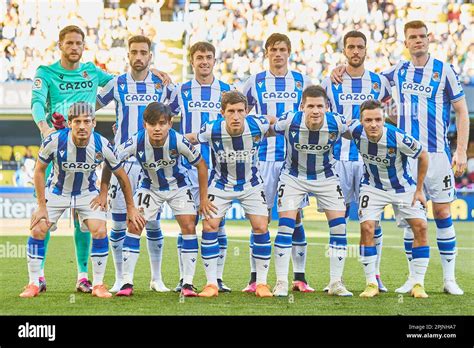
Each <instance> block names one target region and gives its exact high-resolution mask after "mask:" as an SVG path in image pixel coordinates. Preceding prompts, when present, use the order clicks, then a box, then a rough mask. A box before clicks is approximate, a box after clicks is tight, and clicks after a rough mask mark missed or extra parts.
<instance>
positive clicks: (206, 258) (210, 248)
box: [201, 231, 219, 285]
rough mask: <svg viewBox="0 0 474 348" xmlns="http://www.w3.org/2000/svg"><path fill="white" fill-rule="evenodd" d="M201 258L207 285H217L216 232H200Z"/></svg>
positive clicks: (217, 254) (217, 253) (217, 249)
mask: <svg viewBox="0 0 474 348" xmlns="http://www.w3.org/2000/svg"><path fill="white" fill-rule="evenodd" d="M201 257H202V262H203V264H204V270H205V271H206V278H207V284H214V285H217V259H218V258H219V243H218V241H217V232H207V231H203V232H202V239H201Z"/></svg>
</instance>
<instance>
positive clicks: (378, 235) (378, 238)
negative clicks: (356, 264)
mask: <svg viewBox="0 0 474 348" xmlns="http://www.w3.org/2000/svg"><path fill="white" fill-rule="evenodd" d="M382 242H383V234H382V226H380V222H377V223H376V224H375V233H374V243H375V248H377V261H376V262H375V272H376V274H377V275H380V262H381V261H382Z"/></svg>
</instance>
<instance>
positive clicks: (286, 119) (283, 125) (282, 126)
mask: <svg viewBox="0 0 474 348" xmlns="http://www.w3.org/2000/svg"><path fill="white" fill-rule="evenodd" d="M293 115H294V112H291V111H289V112H286V113H284V114H283V115H281V116H280V118H279V119H278V121H276V122H275V124H274V125H273V129H274V130H275V132H276V133H278V134H285V131H286V129H287V127H288V125H289V124H290V123H291V119H292V118H293Z"/></svg>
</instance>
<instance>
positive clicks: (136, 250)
mask: <svg viewBox="0 0 474 348" xmlns="http://www.w3.org/2000/svg"><path fill="white" fill-rule="evenodd" d="M122 255H123V277H122V284H121V286H124V285H125V284H132V285H133V275H134V273H135V266H136V265H137V261H138V257H139V256H140V236H138V235H136V234H132V233H128V232H127V234H126V237H125V241H124V243H123V253H122Z"/></svg>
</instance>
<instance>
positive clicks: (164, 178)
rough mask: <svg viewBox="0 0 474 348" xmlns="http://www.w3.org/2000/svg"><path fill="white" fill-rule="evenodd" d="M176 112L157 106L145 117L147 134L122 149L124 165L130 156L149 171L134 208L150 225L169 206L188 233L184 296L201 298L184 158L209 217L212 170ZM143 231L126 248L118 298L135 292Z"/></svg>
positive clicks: (133, 233)
mask: <svg viewBox="0 0 474 348" xmlns="http://www.w3.org/2000/svg"><path fill="white" fill-rule="evenodd" d="M172 117H173V115H172V113H171V110H170V108H169V107H168V106H166V105H164V104H162V103H157V102H153V103H150V104H149V105H148V106H147V107H146V109H145V111H144V112H143V120H144V125H145V129H142V130H140V131H139V132H138V133H136V134H135V135H133V136H132V137H131V138H130V139H129V140H127V141H126V142H125V143H123V144H121V145H120V146H118V148H117V154H118V156H119V159H120V160H126V159H127V158H129V157H130V156H135V157H136V158H137V159H138V162H139V163H140V165H141V167H142V168H143V171H144V179H143V180H142V182H141V185H140V188H139V189H138V190H137V191H136V193H135V195H134V200H135V203H136V204H137V207H138V208H139V210H140V211H141V212H142V213H143V215H144V217H145V220H146V221H147V224H148V223H149V222H150V221H156V219H157V216H158V215H159V213H160V212H161V207H162V205H163V204H164V203H165V202H166V203H168V204H169V206H170V207H171V209H172V211H173V213H174V215H175V218H176V220H177V222H178V224H179V227H180V229H181V233H182V234H183V255H182V257H183V287H182V290H181V293H182V294H183V296H196V295H197V294H196V293H195V291H194V287H193V277H194V271H195V269H196V259H197V252H198V250H197V249H198V241H197V237H196V225H195V220H196V205H195V202H194V199H193V196H192V194H191V187H190V185H189V182H188V180H187V178H186V169H185V168H184V167H183V166H182V165H181V156H184V157H186V159H187V160H188V162H189V163H190V164H191V165H193V166H196V167H197V170H198V177H199V189H200V196H201V203H202V204H201V209H202V211H203V214H204V215H205V216H208V215H209V209H210V207H212V203H209V200H208V198H207V179H208V173H207V167H206V164H205V162H204V161H201V155H200V153H199V152H198V151H197V149H196V148H194V146H193V145H191V144H190V143H189V141H188V140H187V139H186V138H185V137H184V136H183V135H181V134H179V133H177V132H176V131H174V130H173V129H171V126H172ZM141 232H142V229H134V228H129V231H128V232H127V234H126V237H125V241H124V244H123V261H124V264H123V279H122V284H121V288H120V291H119V292H117V296H130V295H132V293H133V273H134V270H135V265H136V263H137V260H138V256H139V253H140V235H141Z"/></svg>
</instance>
